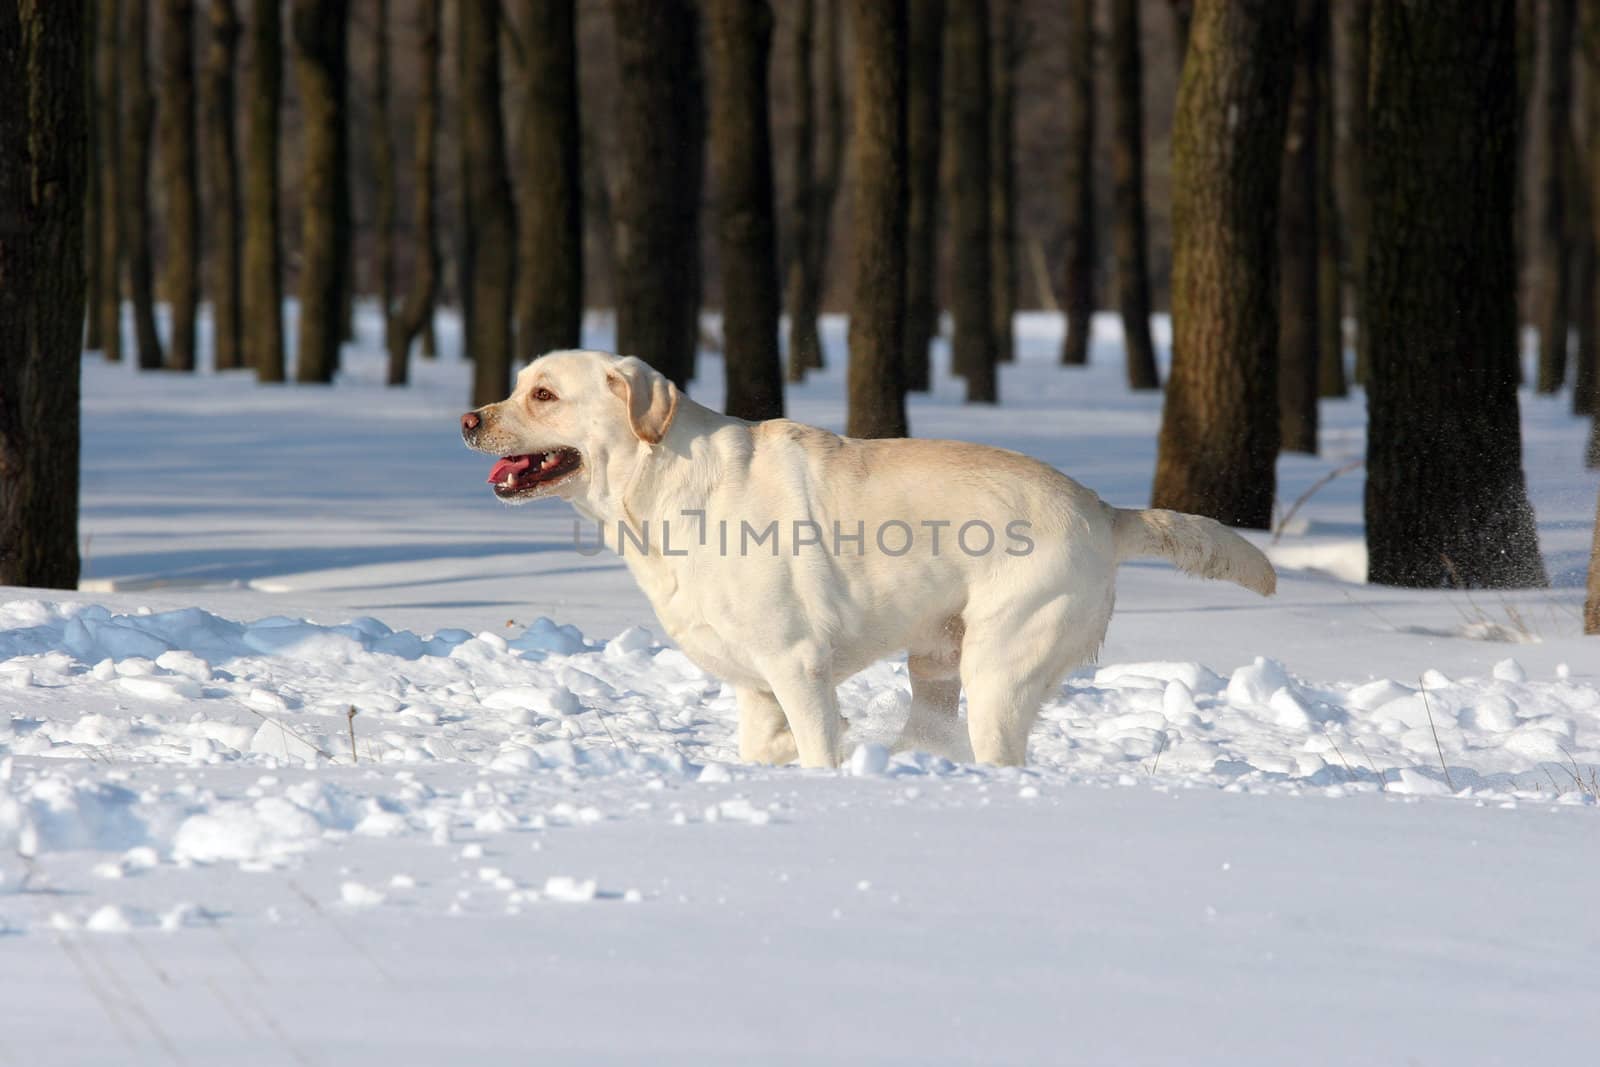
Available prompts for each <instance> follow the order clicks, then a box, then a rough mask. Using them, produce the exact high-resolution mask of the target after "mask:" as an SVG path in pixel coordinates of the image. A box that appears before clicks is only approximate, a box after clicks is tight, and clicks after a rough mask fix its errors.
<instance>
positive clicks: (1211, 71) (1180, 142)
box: [1154, 0, 1294, 529]
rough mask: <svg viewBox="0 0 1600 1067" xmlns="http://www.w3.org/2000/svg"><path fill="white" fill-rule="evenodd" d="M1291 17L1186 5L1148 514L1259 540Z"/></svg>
mask: <svg viewBox="0 0 1600 1067" xmlns="http://www.w3.org/2000/svg"><path fill="white" fill-rule="evenodd" d="M1293 29H1294V10H1293V7H1292V6H1290V5H1285V4H1282V3H1281V2H1280V0H1198V2H1197V3H1196V4H1195V7H1194V28H1193V32H1192V34H1191V35H1190V38H1189V51H1188V54H1187V55H1186V56H1185V57H1184V61H1183V80H1182V85H1181V87H1180V88H1179V90H1178V114H1177V118H1176V120H1175V123H1174V126H1173V136H1172V168H1173V188H1174V196H1173V205H1172V208H1173V263H1172V319H1173V323H1172V327H1173V342H1172V377H1171V380H1170V381H1169V382H1168V383H1167V399H1166V405H1165V407H1164V408H1163V411H1162V420H1161V443H1160V452H1159V456H1158V459H1157V462H1156V481H1155V493H1154V506H1155V507H1161V508H1172V509H1175V510H1177V511H1187V512H1193V513H1195V514H1200V515H1209V516H1211V517H1212V518H1214V519H1218V520H1220V521H1222V522H1225V523H1228V524H1230V525H1234V526H1253V527H1256V528H1258V529H1265V528H1266V527H1267V526H1268V524H1269V523H1270V522H1271V519H1272V500H1273V494H1274V491H1275V486H1276V481H1275V467H1276V463H1277V456H1278V407H1277V395H1278V374H1277V369H1278V367H1277V355H1278V264H1277V259H1278V248H1277V201H1278V180H1279V174H1280V171H1281V163H1282V159H1283V134H1284V126H1285V113H1286V110H1287V100H1288V96H1289V88H1290V82H1291V80H1292V74H1293V70H1292V65H1291V63H1290V61H1289V57H1290V45H1291V42H1292V37H1293Z"/></svg>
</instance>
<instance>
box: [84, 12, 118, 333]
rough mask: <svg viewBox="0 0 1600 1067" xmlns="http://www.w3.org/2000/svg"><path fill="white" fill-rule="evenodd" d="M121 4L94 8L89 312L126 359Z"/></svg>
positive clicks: (102, 331) (101, 330)
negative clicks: (95, 192) (95, 181)
mask: <svg viewBox="0 0 1600 1067" xmlns="http://www.w3.org/2000/svg"><path fill="white" fill-rule="evenodd" d="M121 20H122V3H121V0H100V2H99V6H97V7H96V8H95V21H96V26H95V32H96V34H97V35H98V40H97V42H96V48H95V57H94V63H95V72H94V77H95V85H96V88H97V91H98V96H99V101H98V107H99V112H100V114H99V120H98V132H99V137H100V146H101V147H100V157H99V166H100V182H99V193H100V200H99V210H97V211H96V212H95V224H96V226H97V227H98V229H97V230H96V231H93V232H91V233H90V234H89V240H91V241H95V242H97V243H98V244H99V246H100V288H99V296H100V302H99V303H98V304H97V305H95V306H94V307H92V308H90V309H89V313H90V314H91V315H94V316H95V317H96V318H97V319H99V321H100V345H101V351H102V352H104V353H105V357H106V360H107V361H108V362H111V363H115V362H117V361H119V360H120V359H122V260H123V256H122V227H123V223H122V217H121V216H122V208H123V195H122V169H123V152H122V103H121V102H122V97H123V86H122V79H121V78H120V77H119V76H118V73H117V67H118V59H119V56H120V53H121V49H122V45H121V38H122V32H121Z"/></svg>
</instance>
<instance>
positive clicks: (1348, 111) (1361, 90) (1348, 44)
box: [1333, 0, 1372, 383]
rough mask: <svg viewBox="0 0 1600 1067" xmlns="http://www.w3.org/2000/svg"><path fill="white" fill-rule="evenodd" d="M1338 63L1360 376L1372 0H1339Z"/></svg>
mask: <svg viewBox="0 0 1600 1067" xmlns="http://www.w3.org/2000/svg"><path fill="white" fill-rule="evenodd" d="M1334 10H1335V11H1336V12H1337V17H1336V19H1335V21H1334V30H1335V32H1336V33H1337V34H1338V36H1337V39H1336V40H1335V52H1336V55H1337V61H1336V65H1337V67H1338V69H1339V70H1340V71H1341V72H1343V74H1344V77H1343V78H1342V79H1339V80H1338V81H1337V82H1336V84H1335V89H1336V91H1337V94H1338V112H1337V114H1336V115H1335V118H1334V138H1335V143H1336V151H1335V154H1334V159H1335V161H1336V162H1335V163H1334V165H1333V166H1334V182H1335V184H1336V186H1337V193H1338V198H1339V218H1340V219H1341V220H1342V221H1343V223H1344V227H1343V234H1344V253H1345V256H1344V280H1343V287H1344V288H1345V290H1346V292H1347V299H1348V301H1349V303H1348V307H1349V312H1350V319H1351V321H1352V322H1353V323H1354V325H1355V350H1356V363H1355V380H1356V382H1357V383H1364V382H1365V381H1366V380H1367V318H1366V311H1365V309H1364V308H1363V307H1362V306H1361V290H1362V285H1361V274H1362V272H1363V271H1364V270H1366V263H1367V197H1366V191H1365V183H1366V176H1365V175H1366V158H1367V58H1368V50H1369V45H1368V27H1369V25H1370V23H1371V22H1372V0H1336V2H1335V4H1334Z"/></svg>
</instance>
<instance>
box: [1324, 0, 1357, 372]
mask: <svg viewBox="0 0 1600 1067" xmlns="http://www.w3.org/2000/svg"><path fill="white" fill-rule="evenodd" d="M1321 6H1322V14H1321V18H1320V20H1319V22H1318V24H1317V72H1318V75H1319V77H1318V80H1317V103H1318V108H1317V324H1318V329H1319V331H1320V336H1319V340H1318V341H1317V395H1318V396H1327V397H1338V396H1345V395H1347V394H1348V393H1349V391H1350V390H1349V386H1348V384H1347V383H1346V381H1345V374H1344V263H1343V260H1342V258H1341V257H1342V254H1343V250H1344V240H1343V229H1342V219H1341V218H1340V215H1339V195H1338V190H1337V188H1336V186H1335V180H1334V163H1333V159H1334V152H1335V150H1336V143H1335V141H1334V127H1335V125H1336V122H1335V118H1336V112H1337V110H1338V108H1337V104H1336V101H1335V99H1334V86H1335V83H1336V81H1337V79H1336V78H1335V76H1334V64H1333V12H1332V9H1333V5H1332V4H1331V3H1330V2H1328V0H1322V5H1321Z"/></svg>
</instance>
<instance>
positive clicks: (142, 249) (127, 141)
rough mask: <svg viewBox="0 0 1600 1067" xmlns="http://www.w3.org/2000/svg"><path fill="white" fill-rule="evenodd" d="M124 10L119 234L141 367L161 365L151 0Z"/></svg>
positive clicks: (134, 0)
mask: <svg viewBox="0 0 1600 1067" xmlns="http://www.w3.org/2000/svg"><path fill="white" fill-rule="evenodd" d="M123 12H124V14H125V15H126V17H127V25H126V26H125V27H124V31H123V36H122V63H121V67H122V88H123V92H124V93H125V94H126V96H127V100H128V113H127V120H128V121H127V122H125V123H123V126H122V134H123V157H122V158H123V164H124V165H123V172H122V173H123V179H124V180H123V182H122V193H123V197H124V198H125V206H124V207H123V210H122V215H123V222H124V225H126V226H127V230H126V231H125V232H124V234H123V240H124V241H125V242H126V244H127V257H128V285H129V289H130V291H131V294H132V296H133V325H134V333H135V337H136V339H137V341H138V345H139V369H140V370H159V369H160V368H161V366H162V365H163V364H164V363H165V358H164V356H163V355H162V351H161V334H160V333H158V332H157V330H156V296H155V268H154V267H153V266H152V265H151V260H152V258H153V257H152V256H151V250H150V135H151V132H152V130H153V129H154V127H155V101H154V99H153V98H152V96H151V93H150V5H149V0H126V6H125V7H124V8H123Z"/></svg>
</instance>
